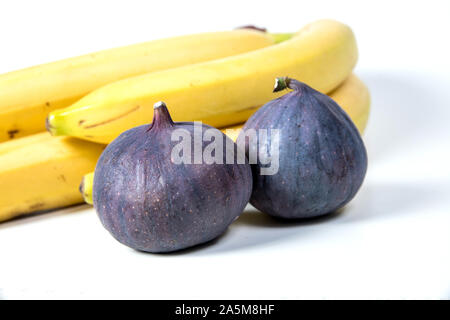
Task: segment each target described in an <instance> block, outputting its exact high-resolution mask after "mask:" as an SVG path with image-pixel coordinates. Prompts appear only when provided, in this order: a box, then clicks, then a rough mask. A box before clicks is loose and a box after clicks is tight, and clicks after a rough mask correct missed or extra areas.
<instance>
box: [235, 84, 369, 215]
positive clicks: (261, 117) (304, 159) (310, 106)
mask: <svg viewBox="0 0 450 320" xmlns="http://www.w3.org/2000/svg"><path fill="white" fill-rule="evenodd" d="M286 87H289V88H291V89H294V90H293V91H291V92H289V93H287V94H285V95H283V96H282V97H279V98H277V99H275V100H272V101H270V102H268V103H267V104H265V105H264V106H263V107H261V108H260V109H259V110H258V111H257V112H256V113H255V114H254V115H253V116H252V117H250V119H249V120H248V121H247V123H246V124H245V126H244V128H243V130H242V132H241V134H240V136H239V138H238V139H243V133H244V132H245V130H248V129H256V130H258V129H267V128H272V129H279V130H280V140H279V170H278V172H277V173H276V174H274V175H260V168H261V167H262V165H261V162H260V161H259V158H258V163H257V164H252V171H253V192H252V196H251V198H250V203H251V204H252V205H253V206H254V207H255V208H257V209H258V210H260V211H262V212H265V213H267V214H269V215H272V216H276V217H281V218H290V219H296V218H312V217H317V216H321V215H324V214H327V213H331V212H333V211H336V210H338V209H339V208H342V207H343V206H345V205H346V204H347V203H348V202H349V201H350V200H351V199H353V197H354V196H355V195H356V193H357V192H358V190H359V188H360V187H361V185H362V183H363V180H364V177H365V174H366V171H367V153H366V149H365V146H364V143H363V141H362V139H361V136H360V134H359V132H358V130H357V128H356V127H355V125H354V124H353V122H352V121H351V119H350V117H349V116H348V115H347V114H346V113H345V111H344V110H343V109H342V108H341V107H339V105H338V104H337V103H336V102H334V101H333V100H332V99H331V98H329V97H328V96H327V95H324V94H322V93H320V92H318V91H316V90H314V89H313V88H311V87H309V86H307V85H306V84H304V83H301V82H299V81H296V80H294V79H289V78H279V79H277V82H276V87H275V89H274V91H280V90H282V89H285V88H286ZM269 135H270V133H269ZM249 143H250V145H249ZM268 144H270V140H268ZM256 146H257V144H256V143H255V144H251V141H250V142H249V141H246V144H245V148H246V154H247V156H248V152H249V150H254V149H255V148H256ZM256 150H258V149H256ZM268 150H270V146H269V149H268Z"/></svg>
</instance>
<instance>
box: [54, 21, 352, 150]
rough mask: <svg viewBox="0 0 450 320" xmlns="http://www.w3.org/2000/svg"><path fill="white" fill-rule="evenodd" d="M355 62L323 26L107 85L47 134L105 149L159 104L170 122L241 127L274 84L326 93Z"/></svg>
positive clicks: (58, 118) (330, 27)
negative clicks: (244, 114)
mask: <svg viewBox="0 0 450 320" xmlns="http://www.w3.org/2000/svg"><path fill="white" fill-rule="evenodd" d="M356 60H357V48H356V41H355V38H354V35H353V32H352V31H351V29H350V28H349V27H347V26H346V25H344V24H342V23H339V22H336V21H331V20H321V21H317V22H314V23H311V24H309V25H307V26H305V27H304V28H303V29H301V30H300V31H299V32H298V33H296V34H294V36H292V38H290V39H289V40H286V41H283V42H281V43H279V44H276V45H273V46H270V47H266V48H262V49H258V50H254V51H252V52H248V53H243V54H239V55H236V56H232V57H227V58H223V59H218V60H214V61H209V62H205V63H200V64H196V65H189V66H184V67H179V68H174V69H170V70H165V71H159V72H153V73H148V74H145V75H141V76H137V77H132V78H128V79H124V80H120V81H117V82H114V83H111V84H109V85H106V86H104V87H102V88H100V89H97V90H95V91H93V92H92V93H90V94H89V95H87V96H85V97H84V98H82V99H81V100H79V101H78V102H76V103H75V104H73V105H72V106H70V107H68V108H65V109H60V110H56V111H54V112H51V113H50V114H49V116H48V118H47V124H48V130H49V131H50V132H51V133H52V134H53V135H69V136H76V137H79V138H82V139H87V140H91V141H96V142H102V143H109V142H110V141H112V140H113V139H114V138H115V137H117V136H118V135H119V134H120V133H121V132H123V131H125V130H127V129H130V128H132V127H135V126H137V125H140V124H144V123H148V122H149V121H151V119H152V113H153V109H152V106H153V104H154V103H155V102H156V101H160V100H163V101H165V102H166V103H167V104H168V105H170V106H171V110H170V113H171V115H172V118H173V119H174V120H175V121H193V120H202V121H203V122H205V123H207V124H210V125H213V126H215V127H223V126H228V125H231V124H235V123H238V122H239V119H236V118H235V117H234V115H235V113H236V112H238V111H239V112H241V111H243V110H245V109H251V108H254V107H255V106H260V105H262V104H264V103H266V102H267V101H269V100H271V99H273V98H274V94H272V93H271V92H272V87H273V81H274V79H275V78H276V77H278V76H290V77H292V78H296V79H298V80H301V81H303V82H305V83H307V84H309V85H310V86H312V87H313V88H315V89H317V90H319V91H321V92H329V91H331V90H332V89H334V88H336V87H337V86H338V85H339V84H340V83H341V82H342V81H344V80H345V79H346V78H347V77H348V76H349V74H350V73H351V70H352V69H353V67H354V65H355V63H356ZM281 94H282V93H280V94H279V95H281ZM275 96H276V95H275ZM241 120H242V119H241Z"/></svg>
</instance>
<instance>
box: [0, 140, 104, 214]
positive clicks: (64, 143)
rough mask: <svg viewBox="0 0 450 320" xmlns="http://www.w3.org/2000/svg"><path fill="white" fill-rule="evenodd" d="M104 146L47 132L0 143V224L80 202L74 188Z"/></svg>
mask: <svg viewBox="0 0 450 320" xmlns="http://www.w3.org/2000/svg"><path fill="white" fill-rule="evenodd" d="M104 147H105V146H104V145H100V144H96V143H92V142H88V141H82V140H78V139H74V138H67V137H56V138H55V137H52V136H51V135H50V134H49V133H48V132H43V133H39V134H35V135H32V136H29V137H24V138H20V139H17V140H12V141H8V142H4V143H1V144H0V195H1V196H0V221H4V220H8V219H11V218H13V217H16V216H19V215H23V214H27V213H30V212H34V211H42V210H48V209H54V208H59V207H64V206H68V205H72V204H76V203H80V202H82V201H83V198H82V196H81V194H80V193H79V192H78V185H79V183H80V179H81V178H82V177H83V174H85V173H86V172H90V171H92V170H94V168H95V164H96V163H97V159H98V157H99V156H100V154H101V153H102V151H103V149H104Z"/></svg>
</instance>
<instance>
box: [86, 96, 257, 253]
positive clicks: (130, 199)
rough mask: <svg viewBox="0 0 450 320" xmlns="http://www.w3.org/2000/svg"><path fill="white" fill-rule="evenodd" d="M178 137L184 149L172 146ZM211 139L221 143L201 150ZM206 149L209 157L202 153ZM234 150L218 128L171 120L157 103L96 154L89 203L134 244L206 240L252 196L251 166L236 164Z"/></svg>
mask: <svg viewBox="0 0 450 320" xmlns="http://www.w3.org/2000/svg"><path fill="white" fill-rule="evenodd" d="M204 135H205V137H206V136H207V135H208V136H209V138H204ZM211 136H214V140H213V139H212V138H211ZM174 137H175V138H179V139H175V141H172V140H174ZM181 137H183V139H184V143H185V144H184V146H185V147H186V146H187V147H189V148H188V149H180V148H179V147H180V143H181V142H180V141H182V140H183V139H182V138H181ZM208 139H209V140H210V141H207V140H208ZM204 140H205V141H204ZM216 140H217V142H222V144H220V143H218V146H219V147H218V148H216V149H213V150H211V149H208V148H210V147H211V143H212V142H213V141H216ZM189 149H190V150H189ZM208 150H209V151H210V152H211V153H210V155H212V156H215V162H214V163H211V161H210V160H205V159H202V158H201V157H202V155H206V152H208ZM199 152H200V159H198V155H199V154H198V153H199ZM230 155H231V157H233V158H232V159H231V161H230V159H229V158H227V157H230ZM178 157H181V158H182V159H184V161H182V162H180V159H179V158H178ZM236 157H237V152H236V144H235V143H234V142H233V141H231V140H230V139H229V138H227V137H226V136H225V135H224V134H223V133H222V132H220V131H219V130H217V129H215V128H212V127H210V126H207V125H202V124H201V123H195V124H194V123H192V122H175V123H174V122H172V119H171V117H170V115H169V112H168V110H167V108H166V106H165V104H164V103H162V102H160V103H157V104H155V107H154V118H153V123H152V124H151V125H144V126H139V127H136V128H133V129H130V130H128V131H126V132H124V133H122V134H121V135H120V136H119V137H118V138H117V139H115V140H114V141H113V142H112V143H111V144H109V145H108V147H107V148H106V149H105V151H104V152H103V153H102V155H101V157H100V159H99V161H98V163H97V167H96V169H95V177H94V187H93V202H94V207H95V209H96V211H97V213H98V216H99V217H100V220H101V222H102V223H103V226H104V227H105V228H106V229H107V230H108V231H109V232H110V233H111V234H112V235H113V236H114V237H115V238H116V239H117V240H118V241H120V242H121V243H123V244H125V245H127V246H129V247H131V248H134V249H137V250H141V251H147V252H169V251H175V250H180V249H183V248H187V247H191V246H194V245H197V244H200V243H204V242H207V241H210V240H212V239H214V238H216V237H218V236H219V235H220V234H222V233H223V232H224V231H225V230H226V229H227V227H228V226H229V225H230V224H231V223H232V222H233V221H234V220H235V219H236V218H237V217H238V216H239V215H240V214H241V212H242V211H243V209H244V208H245V206H246V204H247V203H248V200H249V198H250V195H251V190H252V175H251V168H250V165H248V164H246V163H243V164H237V161H236ZM175 158H176V159H175ZM227 160H228V161H227Z"/></svg>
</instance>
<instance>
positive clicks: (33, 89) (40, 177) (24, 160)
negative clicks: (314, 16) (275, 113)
mask: <svg viewBox="0 0 450 320" xmlns="http://www.w3.org/2000/svg"><path fill="white" fill-rule="evenodd" d="M356 60H357V47H356V41H355V38H354V35H353V32H352V31H351V29H350V28H349V27H347V26H346V25H344V24H341V23H339V22H336V21H331V20H320V21H317V22H313V23H311V24H309V25H306V26H305V27H304V28H302V29H301V30H300V31H298V32H297V33H294V34H269V33H265V32H262V31H257V30H250V29H237V30H233V31H228V32H216V33H206V34H198V35H191V36H183V37H177V38H171V39H165V40H157V41H151V42H147V43H143V44H138V45H133V46H128V47H123V48H117V49H111V50H107V51H102V52H98V53H94V54H90V55H86V56H81V57H77V58H72V59H67V60H63V61H58V62H55V63H50V64H46V65H41V66H37V67H33V68H29V69H25V70H20V71H15V72H11V73H7V74H4V75H0V141H3V142H1V143H0V195H1V196H0V221H2V220H7V219H10V218H13V217H15V216H18V215H22V214H26V213H30V212H34V211H41V210H48V209H53V208H58V207H63V206H68V205H72V204H76V203H80V202H82V201H83V197H82V195H81V194H80V192H79V191H78V185H79V183H80V181H81V180H82V177H83V176H84V175H85V174H87V173H89V172H91V171H93V170H94V168H95V164H96V161H97V159H98V157H99V156H100V154H101V152H102V150H103V149H104V146H105V144H107V143H109V142H111V141H112V140H113V139H114V138H116V137H117V136H118V135H119V134H120V133H121V132H123V131H125V130H127V129H130V128H132V127H135V126H137V125H142V124H145V123H149V122H150V121H151V119H152V114H153V108H152V106H153V104H154V103H155V102H156V101H161V100H163V101H165V102H166V103H167V104H169V105H170V106H171V110H170V111H171V115H172V117H173V118H174V120H175V121H202V122H204V123H206V124H209V125H212V126H215V127H219V128H222V129H223V130H225V129H227V128H228V129H229V128H231V129H234V130H226V131H224V132H226V133H227V134H229V135H230V136H231V137H232V138H235V137H236V135H237V132H238V131H239V129H240V127H241V126H242V123H243V122H245V121H246V120H247V119H248V118H249V117H250V116H251V115H252V114H253V112H255V111H256V110H257V109H258V107H260V106H261V105H263V104H264V103H266V102H268V101H270V100H272V99H273V98H274V97H276V96H277V94H274V93H272V86H273V81H274V79H275V78H276V77H279V76H289V77H293V78H296V79H298V80H301V81H303V82H305V83H307V84H308V85H310V86H312V87H314V88H315V89H317V90H319V91H321V92H324V93H327V94H329V95H330V96H331V97H332V98H333V99H335V100H336V101H337V102H338V104H339V105H341V106H342V107H343V108H344V109H345V110H346V111H347V113H348V114H349V115H350V117H351V118H352V119H353V121H354V122H355V124H356V125H357V127H358V129H359V130H360V131H361V132H362V131H363V130H364V128H365V126H366V123H367V120H368V115H369V107H370V98H369V92H368V89H367V87H366V86H365V85H364V84H363V83H362V82H361V81H360V80H359V79H358V78H357V77H356V76H355V75H353V74H352V70H353V68H354V66H355V64H356ZM282 94H283V93H278V95H282ZM45 126H46V127H47V129H48V131H49V132H50V133H48V132H42V131H44V129H45ZM50 134H51V135H53V136H55V137H52V136H51V135H50ZM7 140H10V141H7ZM83 140H85V141H83ZM86 140H88V141H86ZM92 179H93V175H92V174H88V175H86V177H85V178H84V179H83V182H84V183H83V184H82V185H83V188H82V191H83V196H84V197H85V199H86V201H87V202H89V201H90V198H91V197H92Z"/></svg>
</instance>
